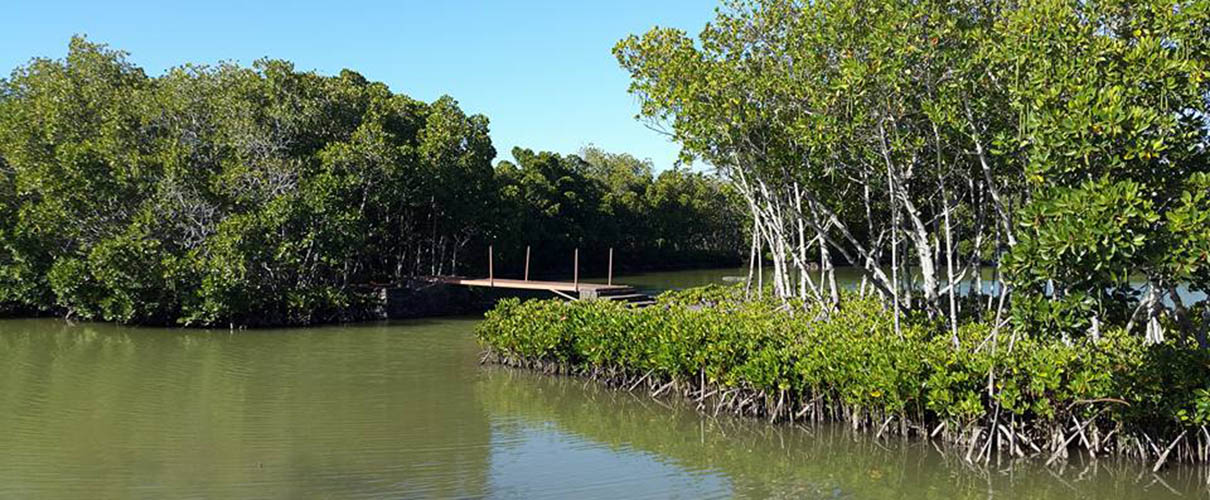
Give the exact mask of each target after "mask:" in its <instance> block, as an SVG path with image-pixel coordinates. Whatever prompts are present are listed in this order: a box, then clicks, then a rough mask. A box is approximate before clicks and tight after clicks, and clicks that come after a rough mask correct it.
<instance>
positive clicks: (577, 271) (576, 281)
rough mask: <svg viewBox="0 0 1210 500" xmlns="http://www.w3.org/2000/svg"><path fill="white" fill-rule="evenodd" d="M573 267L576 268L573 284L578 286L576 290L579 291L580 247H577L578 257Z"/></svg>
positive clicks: (573, 272)
mask: <svg viewBox="0 0 1210 500" xmlns="http://www.w3.org/2000/svg"><path fill="white" fill-rule="evenodd" d="M573 267H574V268H575V269H574V270H573V271H572V278H571V280H572V284H573V285H575V286H576V291H577V292H578V291H580V249H579V248H577V249H576V257H575V263H574V265H573Z"/></svg>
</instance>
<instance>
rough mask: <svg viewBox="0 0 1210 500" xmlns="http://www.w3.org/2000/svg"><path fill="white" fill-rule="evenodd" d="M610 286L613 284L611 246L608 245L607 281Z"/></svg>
mask: <svg viewBox="0 0 1210 500" xmlns="http://www.w3.org/2000/svg"><path fill="white" fill-rule="evenodd" d="M607 283H608V284H609V285H610V286H612V285H613V247H609V281H608V282H607Z"/></svg>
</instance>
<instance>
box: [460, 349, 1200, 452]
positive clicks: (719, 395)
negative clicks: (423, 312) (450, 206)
mask: <svg viewBox="0 0 1210 500" xmlns="http://www.w3.org/2000/svg"><path fill="white" fill-rule="evenodd" d="M480 362H481V363H484V364H498V365H504V366H509V367H514V368H523V369H529V370H535V371H539V372H542V373H546V374H552V375H569V376H577V377H583V378H586V379H589V380H590V381H597V382H600V383H603V384H605V385H607V386H610V387H614V388H618V389H621V390H626V391H634V390H636V389H640V388H641V389H642V390H643V391H644V392H646V393H647V394H649V395H650V397H652V398H660V397H669V395H675V396H678V397H680V398H682V399H684V400H686V401H687V402H690V403H693V404H694V405H695V407H696V409H697V410H698V411H700V412H702V413H703V414H705V415H709V416H715V417H717V416H719V415H726V414H730V415H736V416H745V417H751V418H760V419H763V420H767V421H769V422H774V423H780V422H784V423H792V422H799V421H802V422H816V423H822V422H828V421H832V422H844V423H847V424H849V425H850V426H851V427H852V428H853V429H855V430H868V431H871V432H874V433H875V435H876V437H877V438H882V437H883V436H889V435H900V436H905V437H918V438H921V439H926V440H929V441H934V442H941V443H947V444H949V445H950V446H955V445H956V446H959V447H960V449H963V456H964V459H965V460H966V461H967V462H968V463H975V462H984V463H989V462H990V460H991V456H992V455H993V454H999V453H1002V452H1003V453H1007V454H1008V455H1009V456H1010V457H1016V458H1029V457H1039V456H1045V457H1046V458H1047V460H1046V462H1045V463H1046V465H1047V466H1053V465H1055V464H1059V465H1060V466H1061V465H1062V464H1063V463H1065V462H1066V459H1067V458H1068V457H1070V456H1071V453H1072V452H1076V453H1086V454H1087V455H1088V456H1089V457H1091V458H1094V459H1095V458H1097V457H1109V456H1122V457H1129V458H1134V459H1139V460H1144V461H1148V462H1152V463H1153V466H1152V470H1154V471H1158V470H1160V469H1161V468H1162V467H1163V466H1164V465H1165V464H1167V463H1169V462H1185V463H1191V462H1201V463H1205V462H1208V461H1210V429H1207V428H1206V427H1205V426H1202V427H1199V428H1198V429H1197V430H1196V431H1195V432H1194V433H1193V434H1192V435H1190V434H1189V432H1188V430H1183V431H1181V432H1180V433H1179V434H1178V435H1176V436H1175V437H1172V438H1171V440H1170V441H1168V440H1167V439H1165V441H1167V442H1166V443H1165V445H1164V446H1160V445H1156V444H1155V442H1154V440H1153V439H1152V437H1151V436H1150V435H1148V434H1147V433H1146V432H1137V431H1136V432H1129V431H1126V430H1124V429H1122V428H1120V426H1117V425H1114V426H1112V427H1110V426H1109V424H1108V422H1106V421H1105V420H1104V419H1101V418H1099V417H1100V416H1101V411H1097V412H1094V413H1093V414H1092V415H1091V416H1089V417H1088V418H1087V419H1085V420H1080V419H1077V418H1076V417H1075V416H1074V415H1072V416H1071V417H1070V418H1071V423H1070V427H1067V426H1063V425H1058V424H1055V423H1053V422H1052V423H1047V424H1033V425H1032V426H1031V425H1030V424H1028V423H1026V422H1024V421H1022V420H1018V419H1016V416H1015V415H1014V416H1013V418H1002V417H1001V415H1000V414H999V413H1000V412H999V411H997V412H995V415H994V416H990V415H989V416H987V417H984V418H983V419H978V420H975V421H972V422H965V423H959V422H955V421H952V420H941V419H937V418H935V417H933V416H932V415H931V414H925V415H921V414H917V415H914V416H913V415H911V414H909V413H908V412H906V411H905V412H904V413H902V414H890V415H887V414H880V413H879V412H871V411H868V410H866V409H863V408H856V407H852V406H851V405H847V404H845V403H844V402H842V401H836V400H833V399H831V398H826V397H823V396H820V395H813V394H793V393H790V392H789V391H784V390H782V391H777V393H776V394H769V393H768V392H765V391H760V390H756V389H753V388H748V387H729V386H725V385H722V384H719V383H717V382H711V381H708V380H706V378H705V377H703V376H702V374H701V373H694V374H692V375H690V376H689V378H687V379H677V378H672V377H668V376H665V375H660V374H657V373H655V371H654V370H650V371H647V372H645V373H632V372H630V371H627V370H625V369H622V368H617V367H610V368H608V369H604V368H602V367H586V366H576V365H572V364H569V363H565V362H559V361H553V360H534V359H522V358H518V357H514V356H508V355H505V354H502V353H500V352H497V351H495V350H493V349H487V350H486V351H485V352H484V353H483V355H482V356H481V358H480ZM1080 403H1084V404H1093V403H1109V404H1123V403H1124V402H1119V401H1112V400H1106V401H1095V402H1094V401H1081V402H1080ZM894 421H898V422H899V425H890V424H891V422H894ZM1006 424H1007V425H1006Z"/></svg>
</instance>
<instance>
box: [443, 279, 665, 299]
mask: <svg viewBox="0 0 1210 500" xmlns="http://www.w3.org/2000/svg"><path fill="white" fill-rule="evenodd" d="M431 279H432V280H433V281H437V282H440V283H445V284H448V285H460V286H472V287H484V288H503V289H512V290H544V291H548V292H551V293H554V294H555V295H558V296H560V297H563V298H566V299H568V300H586V299H605V300H616V301H622V302H627V303H632V304H634V305H637V306H645V305H648V304H650V303H651V297H649V296H648V295H646V294H642V293H638V292H637V291H636V290H635V289H634V288H633V287H630V286H627V285H605V284H601V283H577V282H568V281H537V280H512V279H500V278H495V279H492V278H464V277H460V276H435V277H433V278H431Z"/></svg>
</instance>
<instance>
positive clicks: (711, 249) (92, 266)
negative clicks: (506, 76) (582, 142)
mask: <svg viewBox="0 0 1210 500" xmlns="http://www.w3.org/2000/svg"><path fill="white" fill-rule="evenodd" d="M495 155H496V150H495V148H494V147H493V146H492V142H491V138H490V136H489V132H488V120H487V118H486V117H484V116H482V115H468V114H467V113H465V112H464V111H463V110H462V109H461V108H460V107H459V105H458V103H457V102H456V101H455V100H454V99H452V98H450V97H448V96H444V97H441V98H439V99H437V100H436V101H434V102H431V103H425V102H420V101H416V100H414V99H412V98H410V97H408V96H405V95H402V94H398V93H395V92H392V91H391V90H390V89H389V88H388V87H387V85H385V84H383V83H381V82H371V81H368V80H367V79H365V78H364V77H362V76H361V75H359V74H357V73H355V72H353V71H349V70H344V71H342V72H341V73H340V74H339V75H335V76H323V75H318V74H316V73H313V72H304V71H297V70H296V69H295V68H294V66H293V65H292V64H291V63H289V62H286V61H278V60H260V61H257V62H256V63H254V64H253V65H252V67H241V66H238V65H235V64H229V63H224V64H219V65H217V66H192V65H189V66H184V67H179V68H173V69H171V70H169V71H167V72H166V73H165V74H164V75H162V76H158V77H150V76H148V75H146V74H145V73H144V72H143V70H142V69H140V68H138V67H137V66H135V65H134V64H131V63H130V62H129V61H127V59H126V55H125V53H123V52H120V51H115V50H112V49H109V48H107V47H105V46H104V45H98V44H95V43H91V42H89V41H87V40H85V39H84V38H82V37H77V38H73V39H72V41H71V45H70V48H69V50H68V54H67V57H66V58H64V59H59V60H51V59H33V60H31V61H30V62H29V63H28V64H26V65H24V66H22V67H19V68H17V69H15V70H14V71H13V73H12V75H11V77H10V78H8V79H7V80H5V79H0V314H5V313H30V312H53V313H57V314H64V315H68V316H71V317H77V318H85V319H101V320H108V321H120V322H128V323H159V324H174V323H177V324H186V325H222V326H227V325H228V324H232V323H234V324H239V325H272V324H296V323H312V322H321V321H331V320H343V319H356V318H359V317H361V316H360V315H359V313H360V312H364V311H366V310H368V309H369V307H363V306H368V305H369V304H368V301H371V300H373V297H372V295H370V294H366V293H362V292H360V291H364V290H367V288H366V287H364V286H361V285H365V284H369V283H391V282H398V281H400V280H402V279H404V278H406V277H409V276H415V275H431V274H457V273H459V272H462V273H466V274H480V273H483V274H486V269H485V268H486V262H485V261H486V260H487V253H488V252H487V246H488V245H491V244H493V243H494V244H495V245H496V259H497V260H496V263H497V275H500V271H507V272H511V273H515V274H520V273H521V272H522V270H521V269H520V266H519V265H516V266H513V267H516V269H515V270H514V269H501V268H502V267H507V266H505V265H501V263H502V261H503V262H505V263H520V262H521V257H520V256H521V255H524V252H525V245H529V244H533V245H534V246H535V248H534V262H535V274H537V273H540V272H543V271H546V270H550V269H551V268H553V267H555V266H553V265H552V264H551V263H552V262H558V263H563V262H566V263H567V264H566V265H565V266H566V267H570V264H571V262H572V259H571V256H572V249H573V248H574V247H577V246H583V247H586V248H594V249H597V251H598V252H605V251H607V249H608V248H609V247H617V249H618V252H619V261H621V262H623V263H625V262H636V261H639V260H640V259H643V260H645V261H647V262H653V263H656V264H657V265H658V264H661V263H681V262H683V261H682V259H680V258H678V257H679V256H684V255H689V256H698V255H701V254H703V253H705V254H709V255H713V256H715V257H716V258H719V257H721V258H723V259H729V260H730V259H734V258H735V257H736V256H737V254H738V253H739V252H738V249H739V247H741V246H742V244H741V243H739V239H740V238H742V234H741V233H742V232H741V231H740V230H739V229H738V223H737V222H736V221H735V218H734V216H735V215H736V214H738V211H737V210H736V209H737V208H738V204H737V203H736V202H735V201H736V200H735V197H734V195H733V194H732V193H730V191H729V189H728V188H727V186H726V185H725V184H724V183H722V182H721V181H720V180H718V179H717V178H715V177H712V176H708V175H703V174H695V173H688V172H682V171H679V170H672V171H666V172H663V173H661V174H659V175H658V176H657V175H655V174H654V173H653V171H652V166H651V165H650V164H649V163H646V162H643V161H640V160H637V159H635V158H633V157H631V156H629V155H620V154H611V153H606V152H603V151H601V150H598V149H595V148H589V149H587V150H586V151H585V152H583V153H582V155H583V156H584V158H581V157H579V156H576V155H557V154H553V153H533V152H530V151H528V150H523V149H517V150H515V151H514V157H515V159H516V162H517V163H516V164H515V165H514V164H513V163H511V162H500V163H499V164H497V165H493V164H492V162H493V159H494V157H495ZM709 255H707V257H709ZM585 261H587V262H586V265H585V267H590V266H588V265H587V263H592V264H596V263H597V262H600V265H601V267H603V265H604V263H605V262H606V260H605V256H604V254H603V253H602V254H601V255H599V256H596V255H593V256H588V255H586V256H585ZM557 270H560V271H561V270H562V269H557Z"/></svg>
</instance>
